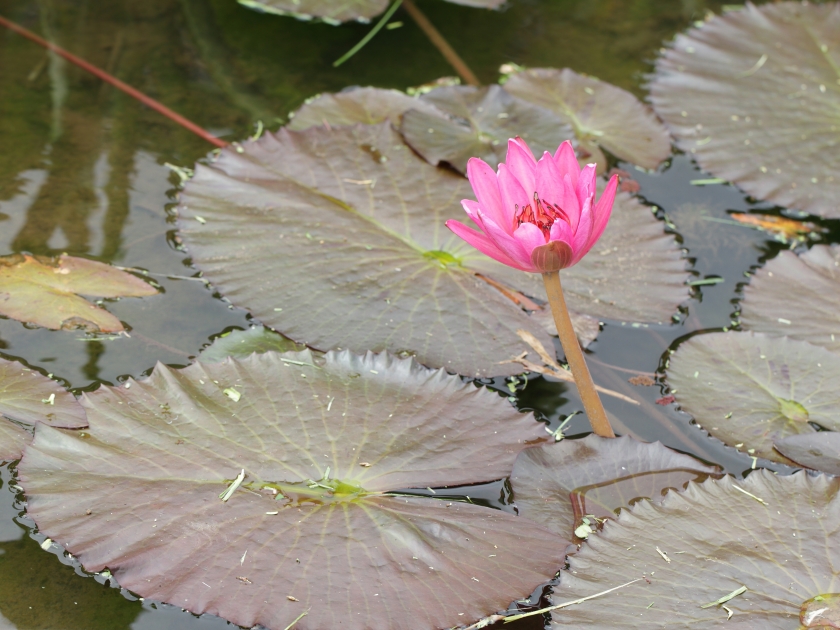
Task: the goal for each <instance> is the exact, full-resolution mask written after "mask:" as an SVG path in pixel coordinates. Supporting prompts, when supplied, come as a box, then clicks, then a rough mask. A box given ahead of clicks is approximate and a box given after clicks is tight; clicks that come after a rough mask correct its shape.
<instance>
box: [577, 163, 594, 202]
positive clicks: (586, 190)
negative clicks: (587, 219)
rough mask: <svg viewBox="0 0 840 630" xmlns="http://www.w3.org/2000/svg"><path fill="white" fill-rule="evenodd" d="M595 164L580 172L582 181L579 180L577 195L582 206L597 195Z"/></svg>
mask: <svg viewBox="0 0 840 630" xmlns="http://www.w3.org/2000/svg"><path fill="white" fill-rule="evenodd" d="M595 179H596V175H595V164H587V165H586V166H584V167H583V170H582V171H581V172H580V179H578V183H577V188H576V189H575V190H576V194H577V198H578V202H579V203H580V206H581V207H583V204H584V203H586V200H587V199H589V198H590V197H592V196H593V195H594V194H595V191H596V186H597V183H596V181H595Z"/></svg>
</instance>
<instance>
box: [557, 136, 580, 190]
mask: <svg viewBox="0 0 840 630" xmlns="http://www.w3.org/2000/svg"><path fill="white" fill-rule="evenodd" d="M554 162H555V163H556V164H557V168H558V169H560V172H561V173H563V174H564V175H566V174H568V175H569V177H570V178H571V180H572V188H574V189H577V183H578V178H579V175H580V165H579V164H578V161H577V158H576V157H575V150H574V148H573V147H572V143H571V142H569V141H568V140H566V141H565V142H563V144H561V145H560V146H559V147H558V149H557V151H556V152H555V153H554Z"/></svg>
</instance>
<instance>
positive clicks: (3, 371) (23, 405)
mask: <svg viewBox="0 0 840 630" xmlns="http://www.w3.org/2000/svg"><path fill="white" fill-rule="evenodd" d="M0 414H3V415H4V416H7V417H9V418H12V419H13V420H17V421H19V422H25V423H28V424H33V423H36V422H42V423H44V424H47V425H50V426H53V427H61V428H65V429H78V428H80V427H86V426H87V417H86V416H85V411H84V409H82V407H81V405H79V403H78V402H77V401H76V397H75V396H73V394H71V393H70V392H68V391H67V390H66V389H64V388H63V387H62V386H61V385H59V384H58V383H56V382H55V381H53V380H52V379H49V378H47V377H46V376H43V375H41V374H39V373H38V372H36V371H35V370H32V369H30V368H28V367H26V366H24V365H22V364H20V363H17V362H15V361H7V360H6V359H0Z"/></svg>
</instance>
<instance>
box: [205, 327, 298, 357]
mask: <svg viewBox="0 0 840 630" xmlns="http://www.w3.org/2000/svg"><path fill="white" fill-rule="evenodd" d="M303 349H304V347H303V346H301V345H300V344H297V343H295V342H294V341H292V340H291V339H286V337H284V336H283V335H281V334H278V333H276V332H274V331H271V330H269V329H268V328H265V327H263V326H255V327H254V328H249V329H248V330H232V331H231V332H229V333H225V334H224V335H222V336H220V337H218V338H216V340H215V341H213V343H212V344H210V345H209V346H207V347H206V348H204V350H202V351H201V354H199V355H198V360H199V361H203V362H204V363H218V362H219V361H224V360H225V359H227V358H228V357H233V358H234V359H244V358H245V357H247V356H250V355H251V354H253V353H254V352H257V353H259V354H262V353H264V352H269V351H272V350H273V351H275V352H292V351H301V350H303Z"/></svg>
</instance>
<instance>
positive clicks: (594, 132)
mask: <svg viewBox="0 0 840 630" xmlns="http://www.w3.org/2000/svg"><path fill="white" fill-rule="evenodd" d="M505 89H506V90H507V91H508V92H510V93H511V94H513V95H514V96H518V97H519V98H521V99H523V100H525V101H528V102H530V103H534V104H535V105H539V106H541V107H544V108H546V109H548V110H550V111H552V112H554V113H555V114H557V115H558V116H559V117H560V118H561V119H562V120H563V121H564V122H566V123H567V124H569V125H571V127H572V129H573V130H574V133H575V137H577V141H578V152H579V153H582V154H583V155H581V160H582V161H585V162H586V161H588V162H597V163H598V166H599V171H598V172H600V173H603V172H605V170H606V166H607V163H606V158H605V157H604V154H603V153H602V151H601V148H603V149H606V150H607V151H609V152H610V153H612V154H613V155H615V156H616V157H617V158H619V159H621V160H626V161H628V162H632V163H633V164H638V165H639V166H641V167H644V168H656V167H657V166H658V165H659V164H660V162H662V160H664V159H665V158H667V157H668V156H670V155H671V138H670V136H669V135H668V132H667V131H666V130H665V128H664V127H663V126H662V123H660V122H659V120H657V118H656V116H654V115H653V113H652V112H650V111H649V110H648V108H647V107H645V106H644V105H643V104H642V103H641V102H639V100H638V99H637V98H636V97H635V96H633V95H632V94H630V92H627V91H625V90H622V89H621V88H618V87H616V86H614V85H610V84H609V83H604V82H603V81H599V80H598V79H595V78H593V77H588V76H585V75H582V74H578V73H576V72H574V71H573V70H570V69H568V68H564V69H563V70H557V69H555V68H530V69H528V70H523V71H522V72H518V73H516V74H513V75H511V76H510V78H508V80H507V82H506V83H505ZM586 153H588V154H589V156H587V155H585V154H586Z"/></svg>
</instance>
